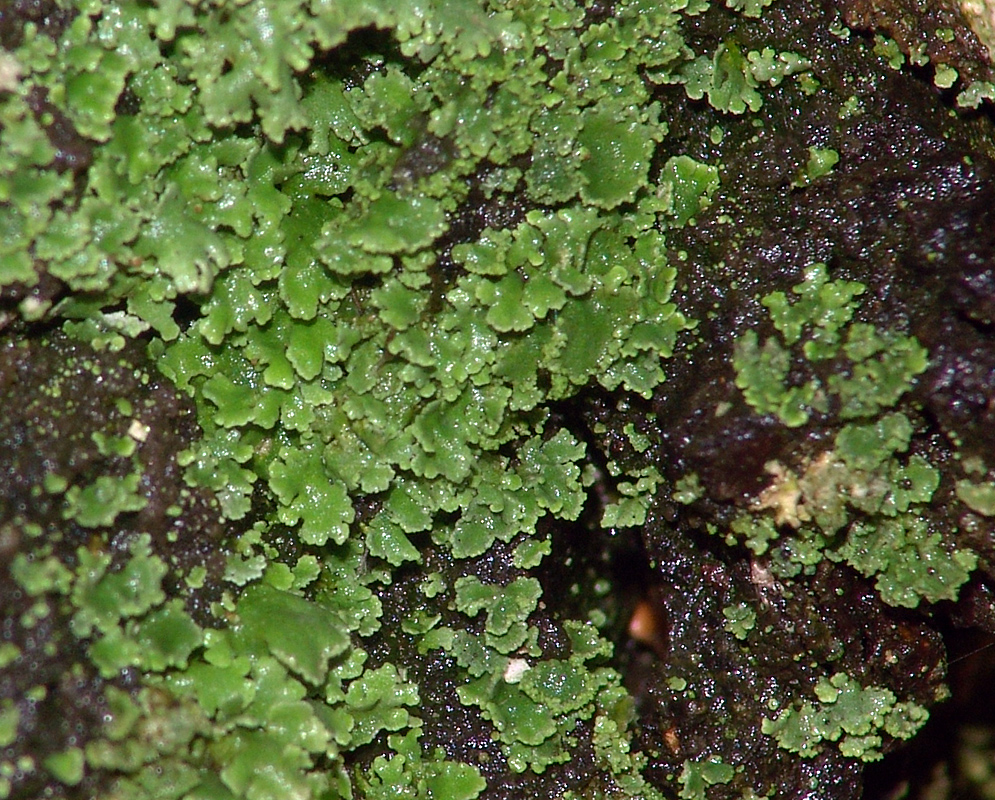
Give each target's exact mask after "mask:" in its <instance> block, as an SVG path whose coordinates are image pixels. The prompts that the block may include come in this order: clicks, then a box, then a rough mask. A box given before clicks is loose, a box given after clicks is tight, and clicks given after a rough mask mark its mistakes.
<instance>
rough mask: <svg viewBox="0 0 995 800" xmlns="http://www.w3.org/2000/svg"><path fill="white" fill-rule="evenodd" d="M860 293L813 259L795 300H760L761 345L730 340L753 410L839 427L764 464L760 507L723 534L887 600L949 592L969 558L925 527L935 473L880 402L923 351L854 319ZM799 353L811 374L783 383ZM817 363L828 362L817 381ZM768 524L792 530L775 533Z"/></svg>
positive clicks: (922, 361) (795, 423)
mask: <svg viewBox="0 0 995 800" xmlns="http://www.w3.org/2000/svg"><path fill="white" fill-rule="evenodd" d="M863 292H864V287H863V286H862V285H861V284H859V283H856V282H852V281H830V280H829V279H828V276H827V274H826V268H825V265H823V264H816V265H814V266H813V267H812V269H811V270H810V271H809V273H808V274H807V275H806V278H805V280H804V281H803V282H802V283H800V284H798V285H797V286H795V287H794V288H793V289H792V293H793V294H795V295H797V296H798V297H797V299H796V300H794V301H789V300H788V297H787V295H786V294H785V293H784V292H774V293H772V294H770V295H768V296H766V297H764V298H763V305H764V306H765V307H766V308H767V309H768V311H769V313H770V318H771V321H772V323H773V325H774V328H775V329H776V330H777V331H778V333H779V334H780V336H779V337H773V336H772V337H770V338H768V339H767V340H766V341H765V342H764V344H763V345H762V346H761V345H760V344H759V338H758V336H757V334H756V332H755V331H752V330H751V331H747V332H746V333H745V334H744V335H743V337H742V338H741V339H740V340H739V341H738V342H737V343H736V352H735V355H734V357H733V366H734V368H735V369H736V385H737V386H738V387H739V388H740V389H741V390H742V391H743V396H744V398H745V399H746V401H747V403H749V405H751V406H752V407H753V408H754V409H755V410H756V411H758V412H760V413H764V414H774V415H776V416H778V417H779V418H780V419H781V421H782V422H783V423H784V424H785V425H786V426H788V427H792V428H794V427H800V426H802V425H805V424H807V423H809V422H810V420H811V419H812V418H813V417H814V416H818V417H822V418H825V417H826V416H827V415H828V416H831V417H835V418H837V419H840V420H843V421H845V424H843V425H842V426H841V427H840V428H839V430H838V432H837V433H836V435H835V438H834V440H833V444H832V446H831V447H829V448H827V449H825V450H824V451H823V452H821V453H819V454H818V455H816V456H813V457H810V458H809V459H808V460H807V461H806V463H805V464H804V465H803V469H802V470H801V471H800V472H799V473H796V472H795V471H792V470H790V469H787V468H786V467H785V466H784V465H782V464H780V463H778V462H771V463H768V464H767V470H768V472H769V473H770V474H771V476H772V479H773V480H772V482H771V483H770V484H769V485H768V487H767V488H766V489H765V490H764V491H763V492H762V493H761V494H760V496H759V497H758V498H757V499H756V500H755V502H754V503H753V506H752V510H753V511H754V512H763V513H762V514H761V515H756V514H742V515H740V516H739V517H738V518H737V519H736V520H734V521H733V523H732V525H731V533H730V534H729V536H728V537H727V538H728V539H729V541H730V542H732V541H734V540H735V539H736V538H738V537H742V538H743V540H744V541H745V542H746V544H747V546H748V547H749V548H750V549H751V550H752V551H753V552H754V553H756V554H757V555H762V554H764V553H767V552H768V550H769V549H771V546H772V544H774V543H776V547H774V549H773V550H772V552H771V558H772V563H773V565H774V568H775V571H776V572H777V573H778V574H780V575H784V576H788V575H796V574H798V573H799V572H800V571H802V570H808V571H811V569H812V568H814V566H815V565H816V564H817V563H818V562H819V561H821V560H822V559H823V558H824V557H828V558H830V559H832V560H836V561H846V562H847V563H849V564H850V565H851V566H852V567H854V568H855V569H857V570H858V571H859V572H861V573H863V574H864V575H866V576H868V577H875V578H876V588H877V589H878V591H879V593H880V595H881V597H882V599H883V600H884V601H885V602H887V603H889V604H891V605H897V606H907V607H915V606H916V605H918V604H919V602H920V600H921V599H925V600H927V601H929V602H936V601H938V600H944V599H946V600H950V599H954V598H955V597H956V596H957V590H958V588H959V587H960V586H961V585H962V584H963V583H964V582H965V581H967V579H968V577H969V576H970V573H971V571H972V570H973V569H974V568H975V567H976V566H977V557H976V556H975V555H974V554H973V553H972V552H970V551H969V550H963V549H957V548H955V547H953V546H952V544H951V542H952V540H953V537H954V535H955V533H956V531H950V530H948V531H945V532H944V531H940V530H936V529H931V526H930V522H929V521H928V516H927V515H924V514H923V511H924V510H925V508H926V507H927V505H928V504H929V502H930V500H931V499H932V497H933V494H934V492H935V491H936V489H937V487H938V486H939V482H940V472H939V470H938V468H937V467H935V466H934V465H932V464H930V462H929V461H928V460H927V459H925V458H924V457H922V456H921V455H918V454H909V453H908V449H909V441H910V437H911V435H912V424H911V422H910V421H909V419H908V417H907V416H906V415H905V414H904V413H902V412H896V411H887V409H889V408H894V407H895V406H896V405H897V404H898V402H899V400H900V399H901V398H902V396H903V395H904V394H906V393H907V392H908V390H909V389H910V388H911V387H912V383H913V381H914V379H915V377H916V376H917V375H918V374H920V373H921V372H922V371H923V370H924V369H925V368H926V363H927V358H926V350H925V348H923V347H922V346H921V345H920V344H919V343H918V342H917V341H916V340H915V339H914V338H912V337H909V336H904V335H902V334H899V333H897V332H894V331H879V330H877V329H876V328H875V327H874V326H872V325H869V324H866V323H861V322H853V321H852V318H853V315H854V312H855V310H856V307H857V306H856V298H858V297H859V296H860V295H861V294H863ZM782 342H783V344H782ZM799 345H800V347H799ZM799 350H800V355H801V359H800V363H801V364H803V365H804V368H805V369H806V371H808V372H809V374H810V375H811V377H809V378H808V379H807V380H805V381H804V382H800V381H798V380H797V379H795V380H794V382H789V381H788V374H789V371H791V370H792V369H796V365H797V363H798V362H799V360H798V351H799ZM820 362H829V363H833V364H834V368H833V370H832V372H831V373H830V374H829V375H828V377H827V378H825V379H823V378H820V377H819V371H818V367H819V364H820ZM771 514H772V515H773V518H771V516H770V515H771ZM778 528H782V529H788V530H791V531H792V533H791V535H790V536H789V537H784V538H782V537H781V534H780V533H779V531H778Z"/></svg>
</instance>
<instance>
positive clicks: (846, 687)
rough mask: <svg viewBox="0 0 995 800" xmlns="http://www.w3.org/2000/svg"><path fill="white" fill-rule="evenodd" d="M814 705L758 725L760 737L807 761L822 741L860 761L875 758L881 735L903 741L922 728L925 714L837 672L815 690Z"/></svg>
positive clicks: (888, 693) (878, 755)
mask: <svg viewBox="0 0 995 800" xmlns="http://www.w3.org/2000/svg"><path fill="white" fill-rule="evenodd" d="M815 695H816V697H817V698H818V701H817V702H814V703H813V702H811V701H808V700H806V701H805V702H803V703H801V704H800V705H799V706H798V707H795V708H788V709H784V710H783V711H781V713H780V714H778V715H777V717H775V718H774V719H773V720H769V719H768V720H764V733H768V734H771V735H772V736H774V737H775V738H776V739H777V741H778V744H780V745H781V747H783V748H785V749H786V750H791V751H792V752H796V753H798V754H799V755H802V756H813V755H815V754H816V753H817V752H818V745H819V743H821V742H822V741H824V740H828V741H831V742H837V743H838V745H839V748H840V750H841V751H842V752H843V754H844V755H847V756H850V757H852V758H859V759H861V760H862V761H875V760H877V759H879V758H881V751H880V749H879V748H880V747H881V742H882V739H881V733H882V732H885V733H887V734H888V735H889V736H894V737H895V738H898V739H908V738H910V737H911V736H913V735H914V734H915V732H916V731H917V730H918V729H919V728H920V727H921V726H922V725H923V723H925V721H926V720H927V718H928V717H929V713H928V712H927V711H926V709H924V708H923V707H922V706H919V705H916V704H915V703H909V702H896V698H895V695H894V693H892V692H891V691H890V690H888V689H882V688H880V687H877V686H860V685H859V684H857V683H855V682H854V681H853V679H852V678H850V677H849V676H848V675H846V674H845V673H842V672H838V673H836V674H835V675H833V676H832V677H830V678H822V679H821V680H820V681H819V683H818V684H817V685H816V687H815Z"/></svg>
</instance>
